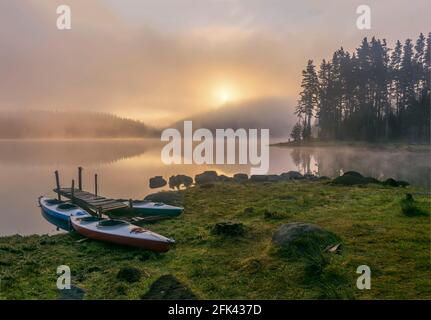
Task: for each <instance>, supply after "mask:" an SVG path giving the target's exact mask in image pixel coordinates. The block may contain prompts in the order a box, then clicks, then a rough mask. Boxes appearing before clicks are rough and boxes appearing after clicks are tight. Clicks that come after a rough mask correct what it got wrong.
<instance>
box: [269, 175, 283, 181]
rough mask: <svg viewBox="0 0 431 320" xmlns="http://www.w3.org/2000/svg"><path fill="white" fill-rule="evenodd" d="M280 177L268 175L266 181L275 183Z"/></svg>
mask: <svg viewBox="0 0 431 320" xmlns="http://www.w3.org/2000/svg"><path fill="white" fill-rule="evenodd" d="M281 180H282V179H281V177H280V176H279V175H277V174H270V175H268V181H270V182H277V181H281Z"/></svg>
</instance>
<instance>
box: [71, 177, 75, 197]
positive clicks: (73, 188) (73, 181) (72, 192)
mask: <svg viewBox="0 0 431 320" xmlns="http://www.w3.org/2000/svg"><path fill="white" fill-rule="evenodd" d="M70 193H71V197H70V200H71V201H72V203H73V198H75V180H73V179H72V189H71V190H70Z"/></svg>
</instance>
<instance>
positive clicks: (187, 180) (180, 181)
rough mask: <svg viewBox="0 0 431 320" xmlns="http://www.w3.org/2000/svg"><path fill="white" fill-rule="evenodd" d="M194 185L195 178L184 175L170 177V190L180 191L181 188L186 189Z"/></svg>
mask: <svg viewBox="0 0 431 320" xmlns="http://www.w3.org/2000/svg"><path fill="white" fill-rule="evenodd" d="M192 184H193V178H192V177H189V176H186V175H184V174H177V175H176V176H171V177H169V188H171V189H175V188H176V189H179V188H180V187H181V186H184V187H186V188H188V187H190V186H191V185H192Z"/></svg>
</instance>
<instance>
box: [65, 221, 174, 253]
mask: <svg viewBox="0 0 431 320" xmlns="http://www.w3.org/2000/svg"><path fill="white" fill-rule="evenodd" d="M70 221H71V223H72V227H73V229H75V231H76V232H78V233H79V234H81V235H83V236H85V237H87V238H91V239H95V240H101V241H106V242H112V243H116V244H120V245H126V246H133V247H138V248H143V249H148V250H152V251H157V252H166V251H168V250H169V248H170V246H171V245H172V244H174V243H175V240H173V239H170V238H166V237H164V236H162V235H160V234H157V233H155V232H152V231H150V230H147V229H144V228H141V227H138V226H136V225H133V224H131V223H128V222H126V221H123V220H115V219H105V218H99V217H79V216H72V217H71V218H70Z"/></svg>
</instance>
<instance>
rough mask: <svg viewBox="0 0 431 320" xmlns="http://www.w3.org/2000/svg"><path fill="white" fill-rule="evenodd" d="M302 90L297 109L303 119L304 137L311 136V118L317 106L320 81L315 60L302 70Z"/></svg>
mask: <svg viewBox="0 0 431 320" xmlns="http://www.w3.org/2000/svg"><path fill="white" fill-rule="evenodd" d="M301 88H302V91H301V93H300V98H299V101H298V106H297V109H296V113H297V115H298V116H299V117H300V118H301V119H302V120H303V138H304V139H309V138H310V137H311V119H312V117H313V115H314V110H315V108H316V106H317V96H318V90H319V81H318V79H317V73H316V70H315V66H314V65H313V60H308V63H307V67H306V69H305V70H303V71H302V83H301Z"/></svg>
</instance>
